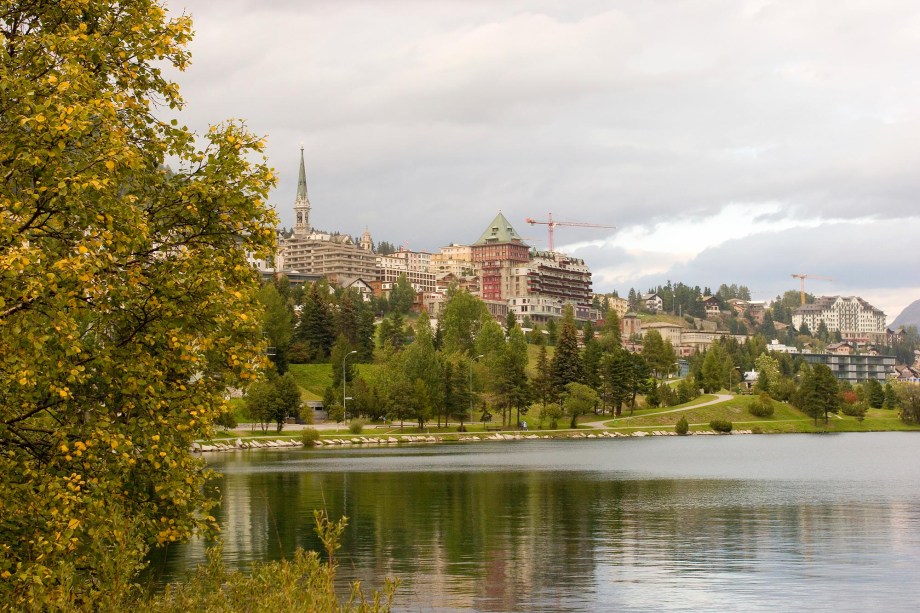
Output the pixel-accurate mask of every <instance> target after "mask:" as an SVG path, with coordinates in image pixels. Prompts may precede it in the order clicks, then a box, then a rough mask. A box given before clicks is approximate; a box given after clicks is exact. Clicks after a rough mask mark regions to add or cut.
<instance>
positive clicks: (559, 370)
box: [551, 306, 584, 394]
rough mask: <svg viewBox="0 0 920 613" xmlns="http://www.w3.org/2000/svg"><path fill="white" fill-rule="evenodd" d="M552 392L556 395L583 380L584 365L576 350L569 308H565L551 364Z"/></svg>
mask: <svg viewBox="0 0 920 613" xmlns="http://www.w3.org/2000/svg"><path fill="white" fill-rule="evenodd" d="M551 372H552V379H553V390H554V391H555V392H556V393H557V394H558V393H561V392H562V391H563V389H564V388H565V386H566V385H567V384H569V383H572V382H573V381H574V382H576V383H580V382H582V381H583V380H584V363H583V361H582V358H581V353H580V352H579V350H578V331H577V329H576V328H575V317H574V314H573V311H572V307H571V306H566V308H565V312H564V315H563V317H562V323H561V324H560V326H559V340H558V342H557V343H556V352H555V354H554V355H553V363H552V368H551Z"/></svg>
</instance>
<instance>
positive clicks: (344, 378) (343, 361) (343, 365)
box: [342, 351, 358, 418]
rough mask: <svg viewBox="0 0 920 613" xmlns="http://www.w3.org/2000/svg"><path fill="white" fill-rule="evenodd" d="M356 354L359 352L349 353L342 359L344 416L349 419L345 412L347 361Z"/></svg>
mask: <svg viewBox="0 0 920 613" xmlns="http://www.w3.org/2000/svg"><path fill="white" fill-rule="evenodd" d="M355 353H358V352H357V351H349V352H348V353H346V354H345V356H344V357H342V415H344V416H345V417H346V418H347V417H348V413H347V412H346V411H345V380H346V379H347V378H348V377H346V376H345V360H347V359H348V356H350V355H353V354H355Z"/></svg>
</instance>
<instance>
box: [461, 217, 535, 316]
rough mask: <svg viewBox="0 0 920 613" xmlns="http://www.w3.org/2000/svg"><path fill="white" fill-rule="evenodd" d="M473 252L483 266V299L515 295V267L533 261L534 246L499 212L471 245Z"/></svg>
mask: <svg viewBox="0 0 920 613" xmlns="http://www.w3.org/2000/svg"><path fill="white" fill-rule="evenodd" d="M470 256H471V258H472V260H473V262H474V264H476V265H478V266H479V268H480V270H481V274H480V297H481V298H482V299H483V300H503V299H504V300H506V299H508V298H509V297H510V296H511V295H512V292H511V287H510V284H511V273H512V270H513V269H514V267H515V266H517V265H520V264H526V263H527V262H529V261H530V247H528V246H527V245H526V244H524V240H523V239H522V238H521V236H520V235H519V234H518V233H517V231H516V230H515V229H514V228H513V227H512V226H511V224H510V223H509V222H508V220H507V219H505V216H504V215H502V214H501V213H499V214H498V215H497V216H496V217H495V219H493V220H492V223H491V224H489V227H487V228H486V229H485V231H484V232H483V233H482V236H480V237H479V240H478V241H476V242H475V243H473V245H472V246H471V247H470Z"/></svg>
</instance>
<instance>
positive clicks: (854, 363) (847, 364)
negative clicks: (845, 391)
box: [801, 305, 895, 383]
mask: <svg viewBox="0 0 920 613" xmlns="http://www.w3.org/2000/svg"><path fill="white" fill-rule="evenodd" d="M806 306H807V305H806ZM801 355H802V357H804V358H805V361H806V362H808V363H809V364H826V365H827V366H828V367H829V368H830V369H831V372H833V373H834V376H836V377H837V378H838V379H840V380H842V381H849V382H850V383H860V382H862V381H868V380H869V379H875V380H876V381H883V382H884V381H885V380H887V379H888V375H889V373H892V372H893V371H894V367H895V358H894V357H893V356H887V355H864V354H863V355H832V354H828V353H802V354H801Z"/></svg>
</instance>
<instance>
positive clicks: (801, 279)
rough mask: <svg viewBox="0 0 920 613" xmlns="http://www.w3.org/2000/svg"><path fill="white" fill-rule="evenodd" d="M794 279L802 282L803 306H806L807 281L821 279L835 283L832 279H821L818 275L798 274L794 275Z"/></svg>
mask: <svg viewBox="0 0 920 613" xmlns="http://www.w3.org/2000/svg"><path fill="white" fill-rule="evenodd" d="M792 278H793V279H799V280H800V281H801V282H802V304H805V279H821V280H822V281H833V279H831V278H830V277H821V276H818V275H808V274H804V273H802V274H796V273H792Z"/></svg>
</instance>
